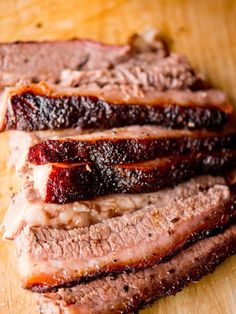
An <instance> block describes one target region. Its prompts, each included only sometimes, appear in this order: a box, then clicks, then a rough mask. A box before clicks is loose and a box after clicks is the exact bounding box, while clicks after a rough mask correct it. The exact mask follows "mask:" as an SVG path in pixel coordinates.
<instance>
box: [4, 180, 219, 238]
mask: <svg viewBox="0 0 236 314" xmlns="http://www.w3.org/2000/svg"><path fill="white" fill-rule="evenodd" d="M190 182H191V183H190ZM190 182H187V183H182V184H180V185H178V186H176V187H175V189H165V190H161V191H158V192H153V193H141V194H113V195H105V196H101V197H97V198H94V199H90V200H87V201H80V202H73V203H68V204H65V205H57V204H49V203H45V202H43V201H42V200H41V199H39V198H38V197H37V195H36V194H35V192H34V191H33V189H32V186H31V185H29V186H24V187H22V189H21V191H20V192H19V193H18V194H16V195H15V196H14V198H13V199H12V201H11V204H10V207H9V209H8V211H7V213H6V215H5V217H4V219H3V222H2V225H1V227H2V229H3V231H4V234H3V237H4V238H5V239H11V240H12V239H15V237H16V236H17V235H18V234H19V233H20V232H21V230H22V229H23V228H24V227H25V226H26V225H30V226H50V227H54V228H64V229H73V228H76V227H88V226H91V225H93V224H95V223H98V222H102V221H104V220H107V219H109V218H112V217H117V216H122V215H123V214H125V213H128V212H133V211H136V210H140V209H144V210H148V209H151V208H153V207H156V206H157V204H158V206H159V207H162V206H165V204H167V203H168V201H169V199H170V198H171V199H174V197H178V196H179V195H182V196H183V197H190V196H193V195H194V194H195V193H197V192H198V191H199V189H205V188H207V187H208V186H209V185H211V184H219V185H221V184H224V183H225V181H224V179H223V178H222V177H211V176H202V177H199V178H195V179H193V180H190ZM193 182H194V183H195V184H193ZM184 189H185V190H184Z"/></svg>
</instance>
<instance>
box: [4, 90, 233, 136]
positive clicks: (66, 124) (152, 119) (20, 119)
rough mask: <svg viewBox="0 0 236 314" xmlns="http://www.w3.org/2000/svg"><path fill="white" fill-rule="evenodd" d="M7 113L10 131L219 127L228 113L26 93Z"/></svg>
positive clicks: (13, 98) (15, 99) (206, 108)
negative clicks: (149, 126)
mask: <svg viewBox="0 0 236 314" xmlns="http://www.w3.org/2000/svg"><path fill="white" fill-rule="evenodd" d="M9 101H10V102H11V110H7V113H6V129H8V130H23V131H34V130H57V129H66V128H76V127H81V128H83V129H90V128H100V129H110V128H113V127H121V126H128V125H134V124H139V125H144V124H155V125H162V126H166V127H170V128H189V129H201V128H209V129H210V128H217V127H221V126H223V125H224V124H225V123H226V122H227V121H228V119H229V114H227V113H226V112H224V111H223V110H222V111H221V110H219V109H217V108H214V107H210V106H204V107H200V106H199V107H198V106H195V105H192V104H189V106H179V105H178V104H175V103H173V104H166V105H163V104H156V105H153V106H148V105H145V104H144V105H141V104H139V105H134V104H127V105H126V104H118V105H117V104H111V103H108V102H106V101H104V100H102V99H100V98H97V97H95V96H61V97H49V96H43V95H35V94H34V93H33V92H24V93H22V94H21V95H12V96H11V99H10V100H9Z"/></svg>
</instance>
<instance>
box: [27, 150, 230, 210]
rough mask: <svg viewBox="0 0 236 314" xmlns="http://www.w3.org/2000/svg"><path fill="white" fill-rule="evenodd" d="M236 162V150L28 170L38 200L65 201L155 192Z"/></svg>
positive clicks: (49, 166)
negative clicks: (118, 194) (134, 161)
mask: <svg viewBox="0 0 236 314" xmlns="http://www.w3.org/2000/svg"><path fill="white" fill-rule="evenodd" d="M235 163H236V152H235V151H226V152H224V151H223V152H220V153H218V152H217V153H215V152H213V153H208V154H201V153H199V154H192V155H185V156H171V157H162V158H157V159H153V160H150V161H143V162H137V163H130V164H119V165H102V166H100V165H97V164H95V163H79V164H62V163H54V164H45V165H40V166H31V167H30V168H29V170H28V172H27V173H28V174H30V180H31V182H33V184H34V188H35V190H36V191H37V193H39V195H40V197H41V199H43V200H44V201H45V202H48V203H56V204H65V203H68V202H73V201H78V200H84V199H90V198H92V197H96V196H101V195H106V194H113V193H114V194H117V193H147V192H155V191H157V190H159V189H162V188H164V187H168V186H173V185H175V184H178V183H179V182H182V181H184V180H187V179H189V178H191V177H194V176H196V175H201V174H213V175H216V174H222V173H224V171H225V170H228V169H230V168H232V167H234V166H235Z"/></svg>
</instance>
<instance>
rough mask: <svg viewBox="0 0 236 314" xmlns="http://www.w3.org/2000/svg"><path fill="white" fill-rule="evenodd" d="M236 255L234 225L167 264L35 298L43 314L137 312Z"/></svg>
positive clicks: (235, 229)
mask: <svg viewBox="0 0 236 314" xmlns="http://www.w3.org/2000/svg"><path fill="white" fill-rule="evenodd" d="M235 253H236V225H232V226H231V227H229V228H228V229H226V230H225V231H224V232H222V233H220V234H218V235H215V236H213V237H210V238H207V239H204V240H201V241H198V242H197V243H195V244H193V245H191V246H190V247H189V248H187V249H185V250H183V251H181V252H180V253H178V254H177V255H176V256H174V257H173V258H172V259H170V260H169V261H168V262H166V263H161V264H158V265H155V266H152V267H151V268H147V269H146V270H144V271H138V272H137V273H123V274H120V275H118V276H117V277H106V278H102V279H98V280H96V281H93V282H90V283H87V284H85V285H77V286H75V287H73V288H66V289H60V290H59V291H58V292H56V293H47V294H44V295H42V294H41V295H38V296H37V299H38V304H39V309H40V313H42V314H75V313H80V314H111V313H113V314H121V313H136V311H138V310H139V309H140V308H142V307H144V306H145V305H147V304H150V303H152V302H154V301H155V300H157V299H160V298H163V297H165V296H168V295H171V294H175V293H176V292H178V291H180V290H181V289H183V288H184V287H185V286H187V285H188V284H189V283H191V282H195V281H197V280H199V279H200V278H201V277H202V276H204V275H206V274H207V273H210V272H212V271H213V270H214V269H215V267H216V266H217V265H219V264H220V263H222V262H223V260H224V259H225V258H226V257H227V256H229V255H232V254H235Z"/></svg>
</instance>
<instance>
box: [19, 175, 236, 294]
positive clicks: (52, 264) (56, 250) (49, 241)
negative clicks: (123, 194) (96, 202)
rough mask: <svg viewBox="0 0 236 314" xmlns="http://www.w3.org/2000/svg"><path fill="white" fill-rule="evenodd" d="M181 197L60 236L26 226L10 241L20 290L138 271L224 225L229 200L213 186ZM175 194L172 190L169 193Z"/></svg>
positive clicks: (231, 205) (231, 210) (231, 208)
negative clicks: (16, 262) (17, 269)
mask: <svg viewBox="0 0 236 314" xmlns="http://www.w3.org/2000/svg"><path fill="white" fill-rule="evenodd" d="M190 185H196V187H198V189H197V191H196V193H195V194H194V195H191V196H189V197H185V194H184V193H185V189H183V192H182V193H179V189H178V187H177V191H176V193H173V194H172V196H171V194H170V195H169V196H170V198H169V201H168V202H164V203H162V205H159V204H158V203H157V204H153V206H152V207H151V208H146V209H141V210H137V211H134V212H132V213H128V214H124V215H123V216H120V217H115V218H111V219H108V220H104V221H102V222H101V223H97V224H95V225H92V226H89V227H85V228H74V229H72V230H64V229H57V228H50V227H31V226H26V227H25V228H24V229H23V230H22V232H21V233H20V235H19V236H18V237H17V238H16V240H15V243H16V247H17V253H18V260H19V271H20V275H21V277H22V281H23V286H24V287H25V288H27V289H31V290H33V291H41V292H42V291H47V290H48V291H50V290H53V289H55V288H58V287H62V286H65V285H66V286H72V285H76V284H77V283H81V282H84V281H88V280H91V279H94V278H97V277H98V276H102V275H107V274H109V273H113V272H121V271H124V270H138V269H143V268H146V267H149V266H152V265H154V264H156V263H158V262H161V261H163V259H164V258H166V257H168V256H170V255H172V254H174V253H176V252H177V251H179V250H180V249H181V248H182V247H183V246H184V245H186V243H188V242H191V241H194V240H197V239H199V238H200V237H202V236H204V235H206V234H208V233H209V232H212V231H213V230H215V229H218V228H219V227H222V226H224V225H225V224H227V223H228V222H229V221H230V220H231V218H232V217H233V216H234V215H235V212H236V211H235V200H234V195H233V194H232V193H231V191H230V189H229V187H228V186H227V184H226V183H222V184H218V183H217V181H216V182H215V183H214V182H211V183H209V185H208V186H206V187H205V188H202V187H201V186H199V185H198V182H197V181H196V182H194V180H193V181H191V184H190ZM174 189H175V188H174Z"/></svg>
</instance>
